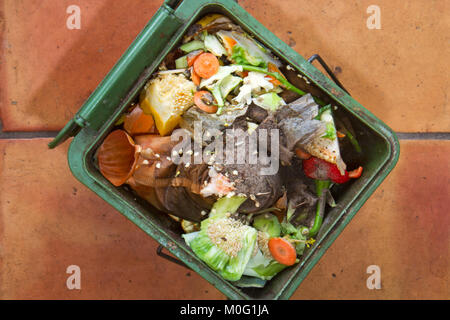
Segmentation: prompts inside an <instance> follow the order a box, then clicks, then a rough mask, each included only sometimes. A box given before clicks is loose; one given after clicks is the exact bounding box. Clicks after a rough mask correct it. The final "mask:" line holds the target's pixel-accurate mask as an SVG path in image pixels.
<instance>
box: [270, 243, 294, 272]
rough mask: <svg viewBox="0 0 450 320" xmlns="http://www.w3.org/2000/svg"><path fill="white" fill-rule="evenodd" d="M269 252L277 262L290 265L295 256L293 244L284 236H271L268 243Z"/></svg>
mask: <svg viewBox="0 0 450 320" xmlns="http://www.w3.org/2000/svg"><path fill="white" fill-rule="evenodd" d="M268 246H269V250H270V253H271V254H272V256H273V258H274V259H275V260H277V261H278V262H279V263H281V264H284V265H286V266H292V265H293V264H294V263H295V259H296V258H297V252H295V248H294V246H293V245H292V244H291V243H290V242H289V241H288V240H286V239H284V238H271V239H270V240H269V243H268Z"/></svg>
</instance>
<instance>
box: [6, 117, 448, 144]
mask: <svg viewBox="0 0 450 320" xmlns="http://www.w3.org/2000/svg"><path fill="white" fill-rule="evenodd" d="M58 133H59V131H6V132H5V131H3V123H2V121H1V119H0V139H3V140H14V139H42V138H55V137H56V135H57V134H58ZM396 134H397V137H398V139H399V140H450V132H396Z"/></svg>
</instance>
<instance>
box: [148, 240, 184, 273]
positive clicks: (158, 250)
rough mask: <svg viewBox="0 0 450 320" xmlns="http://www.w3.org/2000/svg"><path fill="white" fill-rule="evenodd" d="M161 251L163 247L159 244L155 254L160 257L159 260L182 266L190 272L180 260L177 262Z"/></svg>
mask: <svg viewBox="0 0 450 320" xmlns="http://www.w3.org/2000/svg"><path fill="white" fill-rule="evenodd" d="M163 250H164V246H163V245H162V244H160V245H159V246H158V248H157V249H156V254H157V255H158V256H160V257H161V258H164V259H166V260H168V261H170V262H172V263H175V264H178V265H179V266H182V267H185V268H186V269H189V270H192V269H191V268H189V267H188V266H187V265H186V264H185V263H184V262H182V261H181V260H178V259H177V258H174V257H172V256H169V255H168V254H167V253H164V252H163Z"/></svg>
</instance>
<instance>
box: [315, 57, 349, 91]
mask: <svg viewBox="0 0 450 320" xmlns="http://www.w3.org/2000/svg"><path fill="white" fill-rule="evenodd" d="M314 60H317V61H319V63H320V65H321V66H322V67H323V68H324V69H325V71H326V72H327V73H328V74H329V75H330V77H331V79H333V81H334V82H335V83H336V84H337V85H338V86H339V87H340V88H341V89H342V90H344V91H345V92H347V93H348V94H349V95H350V93H349V92H348V91H347V89H345V87H344V85H343V84H342V83H341V82H340V81H339V79H338V78H337V77H336V75H335V74H334V73H333V71H331V69H330V67H328V65H327V64H326V62H325V61H324V60H323V59H322V57H321V56H320V55H319V54H317V53H316V54H313V55H312V56H311V57H309V59H308V62H309V63H311V64H312V63H313V62H314Z"/></svg>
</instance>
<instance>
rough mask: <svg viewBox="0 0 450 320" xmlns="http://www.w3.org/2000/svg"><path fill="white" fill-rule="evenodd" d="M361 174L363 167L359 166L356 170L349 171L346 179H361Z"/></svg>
mask: <svg viewBox="0 0 450 320" xmlns="http://www.w3.org/2000/svg"><path fill="white" fill-rule="evenodd" d="M362 172H363V167H361V166H360V167H359V168H358V169H355V170H352V171H349V172H348V177H349V178H353V179H356V178H359V177H361V174H362Z"/></svg>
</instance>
